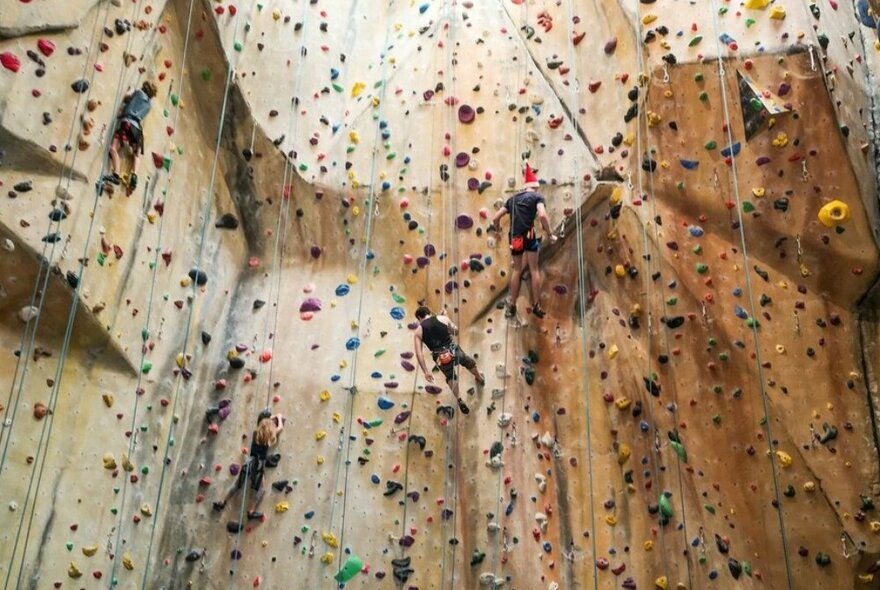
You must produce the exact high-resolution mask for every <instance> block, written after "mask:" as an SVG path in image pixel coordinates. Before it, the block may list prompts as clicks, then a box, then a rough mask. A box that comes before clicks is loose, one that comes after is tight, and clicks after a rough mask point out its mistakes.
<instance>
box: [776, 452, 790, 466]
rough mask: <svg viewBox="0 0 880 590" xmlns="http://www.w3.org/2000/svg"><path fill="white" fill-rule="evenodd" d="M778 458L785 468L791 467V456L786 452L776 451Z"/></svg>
mask: <svg viewBox="0 0 880 590" xmlns="http://www.w3.org/2000/svg"><path fill="white" fill-rule="evenodd" d="M776 456H777V457H778V458H779V464H780V465H782V466H783V467H791V455H789V454H788V453H786V452H785V451H776Z"/></svg>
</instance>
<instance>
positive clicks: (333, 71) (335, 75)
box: [330, 68, 339, 80]
mask: <svg viewBox="0 0 880 590" xmlns="http://www.w3.org/2000/svg"><path fill="white" fill-rule="evenodd" d="M338 77H339V70H337V69H336V68H330V79H331V80H335V79H336V78H338Z"/></svg>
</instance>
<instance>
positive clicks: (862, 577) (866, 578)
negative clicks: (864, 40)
mask: <svg viewBox="0 0 880 590" xmlns="http://www.w3.org/2000/svg"><path fill="white" fill-rule="evenodd" d="M877 44H878V45H880V41H878V42H877ZM878 49H880V47H878ZM873 581H874V574H859V582H861V583H862V584H870V583H871V582H873Z"/></svg>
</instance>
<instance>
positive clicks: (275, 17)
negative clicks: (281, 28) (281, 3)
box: [272, 8, 281, 20]
mask: <svg viewBox="0 0 880 590" xmlns="http://www.w3.org/2000/svg"><path fill="white" fill-rule="evenodd" d="M280 18H281V10H279V9H278V8H276V9H275V10H273V11H272V19H273V20H279V19H280Z"/></svg>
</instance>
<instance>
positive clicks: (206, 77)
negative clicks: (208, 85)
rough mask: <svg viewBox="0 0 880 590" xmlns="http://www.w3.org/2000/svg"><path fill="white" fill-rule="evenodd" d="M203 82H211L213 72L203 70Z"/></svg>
mask: <svg viewBox="0 0 880 590" xmlns="http://www.w3.org/2000/svg"><path fill="white" fill-rule="evenodd" d="M202 80H204V81H205V82H209V81H210V80H211V70H209V69H208V68H205V69H203V70H202Z"/></svg>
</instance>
